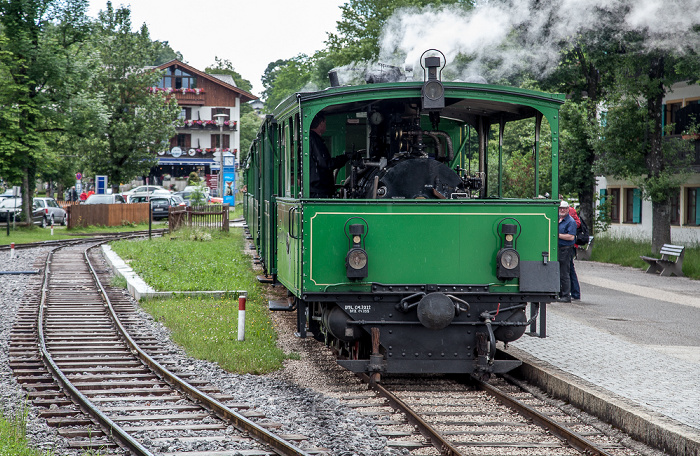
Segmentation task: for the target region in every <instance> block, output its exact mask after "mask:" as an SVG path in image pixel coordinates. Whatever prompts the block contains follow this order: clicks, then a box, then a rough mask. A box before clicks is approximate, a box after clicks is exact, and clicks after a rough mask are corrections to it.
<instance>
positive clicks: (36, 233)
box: [0, 223, 164, 245]
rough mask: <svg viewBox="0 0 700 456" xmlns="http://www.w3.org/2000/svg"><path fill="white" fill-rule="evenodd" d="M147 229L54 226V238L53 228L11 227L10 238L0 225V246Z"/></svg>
mask: <svg viewBox="0 0 700 456" xmlns="http://www.w3.org/2000/svg"><path fill="white" fill-rule="evenodd" d="M153 228H154V229H159V228H164V224H162V223H161V224H153ZM147 229H148V223H141V224H133V225H131V224H129V225H124V226H90V227H87V228H74V229H72V230H68V229H67V228H66V227H65V226H54V229H53V232H54V234H53V236H52V235H51V228H40V227H38V226H33V227H26V226H22V227H19V226H18V227H17V228H16V229H12V226H10V235H9V236H8V235H7V226H6V225H0V245H8V244H10V243H12V242H14V243H15V244H26V243H30V242H40V241H52V240H62V239H70V238H74V237H83V235H85V234H99V233H121V232H128V231H141V230H147Z"/></svg>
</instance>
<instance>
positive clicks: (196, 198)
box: [190, 185, 206, 206]
mask: <svg viewBox="0 0 700 456" xmlns="http://www.w3.org/2000/svg"><path fill="white" fill-rule="evenodd" d="M205 203H206V197H205V195H204V187H202V186H201V185H197V186H196V187H195V188H194V190H193V191H192V194H191V195H190V205H192V206H202V205H204V204H205Z"/></svg>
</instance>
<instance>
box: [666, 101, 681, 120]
mask: <svg viewBox="0 0 700 456" xmlns="http://www.w3.org/2000/svg"><path fill="white" fill-rule="evenodd" d="M681 107H683V103H682V102H680V101H678V102H675V103H666V112H665V117H666V125H671V124H674V123H676V112H677V111H678V110H679V109H681Z"/></svg>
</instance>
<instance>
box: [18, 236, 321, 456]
mask: <svg viewBox="0 0 700 456" xmlns="http://www.w3.org/2000/svg"><path fill="white" fill-rule="evenodd" d="M102 242H105V241H102ZM95 245H96V243H95V242H92V243H85V242H84V243H80V244H79V245H74V246H69V247H59V248H57V249H56V250H54V251H53V252H51V253H49V255H48V257H47V259H46V262H45V264H44V267H43V269H44V271H43V273H44V274H43V277H42V279H41V283H39V281H37V283H36V284H35V285H37V286H38V287H40V288H41V293H40V296H41V299H35V300H33V301H31V302H27V303H26V304H25V305H24V306H23V307H22V309H21V310H20V312H19V315H18V318H17V321H16V323H15V326H14V327H13V332H12V336H11V345H10V355H11V358H12V359H11V367H12V369H13V373H14V375H15V376H16V378H17V380H18V381H19V382H20V383H21V384H22V385H23V387H24V388H25V390H27V392H28V396H29V398H30V400H32V402H33V403H34V405H36V406H38V407H41V410H42V411H41V414H42V415H43V416H44V417H45V418H46V420H47V422H48V423H49V424H51V425H54V426H57V427H59V433H60V434H62V435H63V436H65V437H68V438H69V439H71V442H72V446H74V447H82V448H100V449H101V451H102V452H116V453H123V452H124V451H128V453H130V454H135V455H150V454H168V455H169V454H173V455H174V454H182V455H187V454H191V455H195V454H196V455H197V456H200V455H202V456H204V455H207V454H210V455H213V454H227V453H225V452H228V454H239V453H240V454H246V455H258V454H259V455H267V454H280V455H306V454H317V453H319V452H321V451H320V450H301V449H300V448H299V447H297V446H296V444H294V443H291V440H295V441H302V440H304V439H305V438H304V436H298V435H291V436H278V435H275V434H274V433H273V432H272V431H271V429H274V428H275V427H277V424H276V423H270V422H267V423H265V421H266V420H265V419H264V416H260V415H261V414H260V413H258V412H255V411H250V410H247V406H246V405H244V404H237V403H233V402H232V401H233V398H231V397H229V396H225V395H223V394H221V393H220V392H219V391H218V390H217V389H215V388H212V387H209V386H207V385H201V384H196V383H197V382H192V384H190V383H187V382H185V381H184V380H183V378H186V377H188V376H189V375H191V373H190V374H183V373H180V374H177V375H176V374H175V373H173V372H170V371H168V370H167V369H166V368H165V366H164V365H163V364H165V363H163V364H161V363H159V362H158V360H157V359H158V358H159V348H158V345H157V344H158V342H157V341H156V340H155V339H153V338H152V337H151V336H150V335H149V334H144V333H143V332H141V331H139V322H138V320H137V319H136V318H134V317H133V316H134V314H135V307H134V305H133V304H132V302H131V301H130V300H128V299H126V298H125V297H124V295H123V294H122V293H121V291H120V290H117V291H115V292H111V291H110V290H109V287H105V286H103V285H102V284H101V283H100V280H99V278H100V276H102V277H106V275H107V272H108V271H104V270H96V269H95V268H94V267H93V266H92V265H91V264H90V257H91V256H92V255H91V254H88V249H89V248H90V247H93V246H95ZM36 295H39V293H37V294H36ZM129 332H130V333H132V334H133V336H132V335H129ZM140 346H142V347H144V348H145V349H147V350H148V352H149V353H150V354H147V353H146V352H145V351H144V350H142V349H141V348H140ZM253 419H256V420H257V421H258V422H259V423H260V424H256V422H254V421H252V420H253ZM268 421H269V420H268ZM284 437H286V439H285V438H284ZM236 452H239V453H236Z"/></svg>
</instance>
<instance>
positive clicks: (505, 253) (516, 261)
mask: <svg viewBox="0 0 700 456" xmlns="http://www.w3.org/2000/svg"><path fill="white" fill-rule="evenodd" d="M500 231H501V235H502V236H503V241H504V242H503V246H502V247H501V249H500V250H499V251H498V254H497V255H496V277H498V280H508V279H515V278H517V277H520V254H518V251H517V250H515V243H514V241H515V234H516V233H517V232H518V227H517V225H513V224H510V223H502V224H501V226H500Z"/></svg>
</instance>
